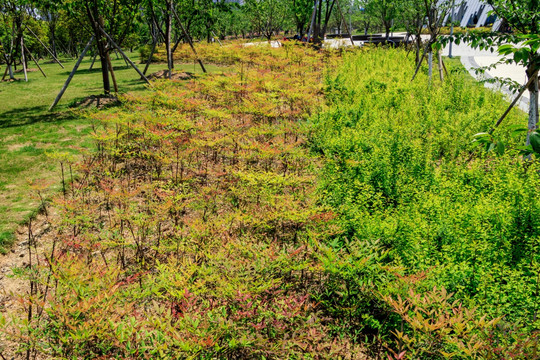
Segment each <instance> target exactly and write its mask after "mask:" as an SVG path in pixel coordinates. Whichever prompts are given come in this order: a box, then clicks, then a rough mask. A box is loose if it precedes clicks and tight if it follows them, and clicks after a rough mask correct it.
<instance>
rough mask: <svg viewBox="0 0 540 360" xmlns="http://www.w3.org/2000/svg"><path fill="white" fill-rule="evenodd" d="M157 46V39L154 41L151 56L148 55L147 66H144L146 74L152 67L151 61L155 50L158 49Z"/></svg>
mask: <svg viewBox="0 0 540 360" xmlns="http://www.w3.org/2000/svg"><path fill="white" fill-rule="evenodd" d="M156 47H157V39H156V41H154V43H153V45H152V51H150V56H149V57H148V60H147V61H146V66H145V67H144V71H143V74H144V75H146V72H147V71H148V68H149V67H150V63H151V62H152V57H153V56H154V52H155V51H156Z"/></svg>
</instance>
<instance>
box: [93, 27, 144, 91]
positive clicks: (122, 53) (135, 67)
mask: <svg viewBox="0 0 540 360" xmlns="http://www.w3.org/2000/svg"><path fill="white" fill-rule="evenodd" d="M99 30H100V31H101V32H102V33H103V35H105V37H106V38H107V40H109V41H110V43H111V45H112V46H113V47H114V48H115V49H116V50H118V52H119V53H120V54H121V55H122V56H123V57H124V59H125V60H126V61H127V62H128V63H129V64H130V65H131V67H132V68H133V69H135V71H137V73H139V75H141V78H142V79H143V80H144V81H146V83H147V84H148V85H152V84H150V80H148V79H147V78H146V76H144V74H143V73H142V72H141V70H139V68H138V67H137V65H135V63H134V62H133V61H131V59H130V58H129V57H128V56H127V55H126V54H125V53H124V52H123V51H122V49H120V47H119V46H118V45H116V43H115V42H114V40H113V39H112V38H111V37H110V36H109V34H107V33H106V32H105V30H103V28H102V27H99Z"/></svg>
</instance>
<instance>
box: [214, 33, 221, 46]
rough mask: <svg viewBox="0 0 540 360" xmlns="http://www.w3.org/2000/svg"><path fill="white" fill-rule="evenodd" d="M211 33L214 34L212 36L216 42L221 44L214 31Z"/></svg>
mask: <svg viewBox="0 0 540 360" xmlns="http://www.w3.org/2000/svg"><path fill="white" fill-rule="evenodd" d="M212 35H214V38H215V39H216V40H217V42H218V43H219V46H223V44H222V43H221V41H219V37H217V36H216V33H214V31H212Z"/></svg>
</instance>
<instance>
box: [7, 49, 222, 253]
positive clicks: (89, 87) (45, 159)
mask: <svg viewBox="0 0 540 360" xmlns="http://www.w3.org/2000/svg"><path fill="white" fill-rule="evenodd" d="M129 56H130V57H131V59H133V60H134V61H135V62H136V63H138V62H139V61H138V58H139V57H138V54H135V53H133V54H130V55H129ZM91 60H92V59H91V58H90V57H87V58H86V59H84V60H83V62H82V64H81V66H80V67H79V70H78V72H77V74H76V75H75V77H74V78H73V80H72V82H71V84H70V86H69V88H68V89H67V91H66V93H65V94H64V96H63V98H62V100H61V102H60V103H59V105H58V106H57V107H56V108H55V109H54V110H53V111H52V112H49V111H48V108H49V106H50V105H51V104H52V102H53V101H54V99H55V97H56V95H57V94H58V92H59V91H60V89H61V88H62V85H63V84H64V82H65V80H66V79H67V77H68V74H69V73H70V71H71V69H72V68H73V66H74V65H75V59H61V61H62V63H63V65H64V66H65V69H62V68H61V67H60V66H59V65H58V64H56V63H41V64H40V65H41V66H42V68H43V70H44V71H45V73H46V75H47V78H44V77H43V75H42V74H41V73H40V72H39V71H38V70H37V67H36V66H35V64H33V63H29V67H30V69H31V71H30V72H29V74H28V82H24V75H23V74H22V73H17V74H16V77H17V78H18V79H21V80H22V81H17V82H1V83H0V253H5V252H6V251H8V250H9V246H10V244H11V243H12V242H13V239H14V232H15V230H16V229H17V227H18V226H19V225H20V224H21V223H24V222H25V221H28V219H29V218H30V217H31V216H32V215H33V214H34V213H35V211H36V210H37V209H38V208H39V205H40V200H39V198H38V197H37V192H36V189H35V186H32V183H34V184H40V186H43V185H46V190H45V191H44V195H45V197H50V195H51V194H52V192H53V191H58V190H59V189H60V183H61V180H60V179H61V177H60V165H59V162H58V161H57V160H53V159H52V158H51V156H50V154H51V153H54V152H55V151H61V152H69V153H72V154H74V155H76V154H77V153H80V148H86V149H91V148H92V146H93V142H92V138H91V136H90V133H91V126H90V121H89V120H88V119H87V117H86V116H84V114H82V112H81V111H80V109H76V108H74V107H73V105H74V104H76V103H77V102H78V101H79V100H81V99H83V98H86V97H88V96H90V95H99V94H101V93H102V84H101V70H100V66H99V62H98V61H96V64H95V65H94V69H93V70H91V71H90V70H89V68H90V65H91ZM111 60H112V61H113V67H114V68H115V74H116V79H117V82H118V87H119V91H120V93H125V92H140V91H146V89H147V87H146V85H145V83H144V82H143V81H141V80H140V77H139V75H138V74H137V73H136V72H135V70H134V69H132V68H130V67H127V66H126V64H125V62H124V61H123V59H117V58H116V56H114V55H113V56H112V58H111ZM165 67H166V65H164V64H152V65H151V67H150V69H149V71H148V74H151V73H153V72H156V71H158V70H163V69H165ZM140 68H141V70H142V68H144V65H140ZM175 68H176V71H189V72H194V73H199V72H200V69H199V68H198V67H196V66H194V65H193V64H180V65H176V66H175ZM207 68H208V70H209V71H219V70H220V69H219V68H217V67H215V66H207ZM4 70H5V65H1V66H0V71H1V74H0V76H1V75H2V74H3V73H4ZM111 86H112V84H111Z"/></svg>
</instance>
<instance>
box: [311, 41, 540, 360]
mask: <svg viewBox="0 0 540 360" xmlns="http://www.w3.org/2000/svg"><path fill="white" fill-rule="evenodd" d="M413 72H414V64H413V60H412V58H411V59H408V58H407V55H406V53H405V52H404V51H402V50H385V49H372V50H370V51H362V52H359V53H358V54H354V55H350V56H348V58H346V60H345V61H344V64H343V66H341V67H340V68H339V70H338V71H337V73H332V74H329V75H328V76H327V79H326V96H327V101H328V104H329V108H328V109H327V110H326V111H325V112H323V113H321V114H318V115H316V116H314V117H313V118H312V124H311V136H310V140H311V147H312V149H313V151H315V152H317V153H320V154H322V155H324V157H325V160H326V162H325V167H324V170H323V175H322V183H321V185H320V193H321V194H322V201H323V202H324V204H325V205H330V206H331V207H332V208H333V209H334V211H335V212H336V213H337V214H338V218H337V219H336V222H338V223H339V225H340V226H341V228H342V229H343V233H342V234H341V235H340V236H339V237H338V238H336V239H333V240H332V241H333V244H335V246H334V248H338V249H340V250H337V251H338V253H339V254H341V255H340V256H338V258H340V260H339V261H340V262H343V261H345V260H344V259H343V257H345V258H346V259H349V260H351V259H354V258H355V257H356V255H355V254H356V253H357V250H355V249H359V248H360V249H362V248H363V249H364V250H363V252H365V251H366V250H365V249H368V250H367V251H368V252H369V251H370V250H369V249H372V248H373V247H372V246H371V245H370V244H373V243H374V242H375V241H376V242H377V247H376V249H377V251H386V252H387V255H386V256H384V257H382V258H380V259H378V260H377V261H375V262H374V263H373V264H372V269H376V267H377V266H378V267H379V268H380V271H381V272H380V273H377V276H372V277H371V278H369V279H368V280H365V279H364V280H362V281H360V279H361V278H362V277H361V276H358V274H355V273H354V272H351V269H347V268H342V269H341V268H340V269H337V270H336V265H334V264H332V263H331V262H330V263H327V264H326V268H327V271H329V272H331V273H332V274H333V276H334V277H338V278H341V279H350V280H351V281H346V282H347V286H346V289H347V291H346V292H343V291H341V290H340V287H339V286H334V287H331V288H326V289H325V296H326V298H327V299H332V301H331V302H327V303H326V304H324V305H325V306H326V309H327V311H328V312H329V313H333V312H334V311H335V308H336V306H338V305H339V304H340V303H342V302H344V301H348V302H347V309H348V311H349V312H352V313H355V314H357V315H356V316H357V319H359V320H360V321H363V322H362V323H361V324H359V325H358V326H357V327H356V328H359V329H360V328H362V329H364V330H366V329H371V331H374V332H375V333H377V334H378V336H379V337H381V336H382V337H385V336H386V337H388V335H389V331H390V330H392V329H393V331H394V330H395V329H396V328H397V327H399V326H400V325H399V324H400V321H398V320H396V318H392V316H391V314H392V313H393V312H394V311H395V309H390V308H388V307H386V310H384V309H385V306H384V304H380V302H383V303H384V302H387V301H385V300H383V301H381V299H382V298H384V297H385V296H387V295H388V296H389V294H393V295H394V296H397V295H399V296H403V297H405V298H407V296H408V295H407V289H406V288H405V287H404V285H403V283H402V278H404V277H405V278H407V277H410V279H412V278H414V279H413V280H410V279H409V280H410V281H409V283H410V284H409V285H410V286H409V285H408V286H409V287H410V288H412V289H414V290H415V291H416V292H418V293H420V294H425V293H426V291H431V289H433V287H434V286H436V287H437V288H444V289H445V291H448V293H450V294H453V295H452V296H450V297H449V299H450V300H449V301H451V302H453V301H456V300H457V301H459V303H461V304H462V305H463V306H465V307H467V308H470V309H476V313H477V314H483V315H487V316H488V318H490V319H496V318H501V319H502V321H501V323H499V324H500V325H499V326H503V327H508V325H512V327H513V328H516V331H520V332H523V333H525V334H528V335H527V336H532V335H531V333H532V332H534V331H536V330H538V328H539V327H540V321H539V320H538V316H537V315H538V308H539V301H538V299H539V298H538V291H539V290H538V289H539V263H540V255H539V253H538V249H539V246H540V198H539V197H538V195H537V194H538V188H539V186H540V177H539V176H538V170H539V169H540V167H539V166H538V164H537V163H536V162H534V163H530V164H524V163H523V161H522V160H521V159H520V158H519V157H518V156H517V154H506V155H503V156H500V157H492V156H491V155H490V156H488V155H486V154H485V153H483V152H482V150H481V149H476V148H474V147H473V145H472V144H471V140H472V139H473V135H474V134H476V133H478V132H481V131H486V130H487V129H488V128H489V127H490V126H491V125H492V123H493V122H494V120H495V119H496V117H497V115H499V114H501V113H502V112H503V111H504V110H505V108H506V107H507V106H508V105H507V103H506V102H504V101H503V100H502V98H501V96H500V95H498V94H496V93H493V92H491V91H489V90H487V89H485V88H483V87H482V86H481V85H480V84H474V83H473V82H472V81H471V79H469V78H468V77H467V76H466V75H464V74H463V73H461V72H460V71H459V69H452V68H451V72H452V74H451V76H450V77H449V79H448V80H447V81H446V82H445V83H444V84H438V83H437V84H435V85H433V86H428V85H427V84H428V82H427V79H426V77H425V76H424V75H422V76H421V77H420V78H418V79H417V80H415V82H411V81H410V78H411V75H412V73H413ZM506 121H507V124H508V125H511V124H520V123H521V124H524V123H525V122H526V118H525V116H524V115H523V114H522V113H520V112H518V111H513V112H512V113H511V116H510V118H508V119H507V120H506ZM498 132H499V134H498V136H499V137H500V138H503V139H505V143H507V144H510V145H517V144H518V143H519V142H521V141H523V139H512V138H511V137H510V136H509V132H510V131H508V130H504V129H502V130H498ZM364 259H365V257H364ZM364 265H365V266H367V265H369V262H367V263H364ZM356 270H357V271H359V270H358V268H356ZM383 272H386V273H387V274H388V275H389V276H383V275H382V273H383ZM398 280H399V281H398ZM396 281H398V282H397V283H396ZM332 284H333V283H330V285H332ZM351 293H354V294H357V296H356V298H357V299H364V301H358V302H357V303H355V304H352V303H351V302H350V301H349V300H348V299H350V294H351ZM441 301H442V300H441ZM451 302H450V304H451ZM374 304H376V306H374ZM351 307H353V308H351ZM450 308H451V307H450ZM381 310H383V311H382V312H381ZM362 313H363V315H362V317H358V316H359V314H362ZM368 314H372V315H368ZM373 316H375V317H376V318H377V322H376V323H374V322H373ZM477 317H479V315H478V316H477ZM392 319H393V320H392ZM402 319H403V317H402ZM389 321H390V323H389ZM391 321H394V322H393V323H392V322H391ZM403 321H405V322H407V320H406V319H404V320H403ZM383 324H384V326H383ZM501 324H502V325H501ZM342 330H344V331H356V330H355V329H351V328H350V327H349V328H347V329H346V328H342ZM409 330H410V331H413V330H411V328H409ZM480 330H482V331H484V330H486V331H487V328H484V329H479V331H480ZM428 333H429V331H426V334H425V335H426V336H427V335H428ZM475 336H478V337H479V338H480V335H479V334H477V335H475ZM486 336H487V335H486ZM442 338H443V337H441V339H442ZM441 341H442V340H441ZM445 341H446V340H445ZM424 345H425V344H424ZM424 345H422V344H421V342H419V341H417V342H416V344H415V346H416V347H420V348H421V347H424V348H426V347H425V346H424ZM452 346H454V347H455V344H454V345H449V344H448V343H445V344H442V345H441V344H440V347H439V348H438V352H437V353H438V354H439V356H441V354H442V353H443V352H444V351H445V349H446V351H448V352H451V351H450V350H451V348H452ZM478 346H479V347H480V345H478ZM482 346H484V345H482ZM486 346H487V345H486ZM509 346H510V345H509ZM426 349H427V348H426ZM439 350H440V351H439ZM454 350H455V349H454ZM426 351H427V350H426ZM456 351H457V350H456ZM409 354H411V355H412V354H413V352H409ZM415 354H416V355H415V356H420V355H422V356H425V357H422V358H430V357H428V356H431V355H430V354H428V353H427V352H424V353H421V352H420V353H415ZM464 356H465V355H464Z"/></svg>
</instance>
